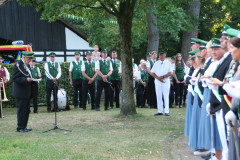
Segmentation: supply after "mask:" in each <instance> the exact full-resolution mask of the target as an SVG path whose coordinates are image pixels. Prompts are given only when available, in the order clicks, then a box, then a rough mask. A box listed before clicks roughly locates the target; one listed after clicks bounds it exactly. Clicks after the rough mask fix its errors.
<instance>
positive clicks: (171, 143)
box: [163, 134, 203, 160]
mask: <svg viewBox="0 0 240 160" xmlns="http://www.w3.org/2000/svg"><path fill="white" fill-rule="evenodd" d="M164 144H165V147H164V150H163V157H164V159H166V160H170V159H173V160H203V159H202V158H201V157H198V156H194V155H193V151H192V150H190V148H189V147H188V138H186V137H184V135H182V134H181V135H178V134H173V135H171V136H169V137H167V138H166V139H165V141H164Z"/></svg>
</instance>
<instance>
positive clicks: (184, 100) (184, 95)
mask: <svg viewBox="0 0 240 160" xmlns="http://www.w3.org/2000/svg"><path fill="white" fill-rule="evenodd" d="M187 88H188V85H185V84H184V87H183V103H184V104H185V102H186V98H187V92H188V90H187Z"/></svg>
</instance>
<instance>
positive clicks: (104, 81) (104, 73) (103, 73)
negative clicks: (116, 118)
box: [95, 49, 113, 111]
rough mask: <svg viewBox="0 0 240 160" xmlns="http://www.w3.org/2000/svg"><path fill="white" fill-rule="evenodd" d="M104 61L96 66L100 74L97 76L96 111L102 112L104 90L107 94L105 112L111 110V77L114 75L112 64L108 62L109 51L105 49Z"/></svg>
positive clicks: (98, 62) (103, 51)
mask: <svg viewBox="0 0 240 160" xmlns="http://www.w3.org/2000/svg"><path fill="white" fill-rule="evenodd" d="M101 54H102V59H101V60H99V61H97V62H96V64H95V70H96V72H97V74H98V76H97V80H98V81H97V95H96V111H100V98H101V94H102V90H103V88H104V92H105V104H104V105H105V110H106V111H107V110H109V108H108V105H109V85H110V84H109V76H110V75H111V74H112V70H113V68H112V63H111V62H110V61H107V50H106V49H103V50H102V51H101Z"/></svg>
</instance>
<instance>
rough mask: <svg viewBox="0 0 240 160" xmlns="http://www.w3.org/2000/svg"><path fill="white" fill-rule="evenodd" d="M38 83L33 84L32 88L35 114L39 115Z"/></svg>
mask: <svg viewBox="0 0 240 160" xmlns="http://www.w3.org/2000/svg"><path fill="white" fill-rule="evenodd" d="M37 97H38V83H37V82H32V87H31V98H32V100H33V108H34V109H33V112H34V113H37V111H38V99H37Z"/></svg>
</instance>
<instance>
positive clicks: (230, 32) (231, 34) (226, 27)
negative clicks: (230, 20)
mask: <svg viewBox="0 0 240 160" xmlns="http://www.w3.org/2000/svg"><path fill="white" fill-rule="evenodd" d="M223 30H224V31H225V32H226V33H227V35H228V37H229V38H232V37H237V36H238V35H239V34H240V31H239V30H236V29H233V28H231V27H230V26H229V25H227V24H225V25H224V26H223Z"/></svg>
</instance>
